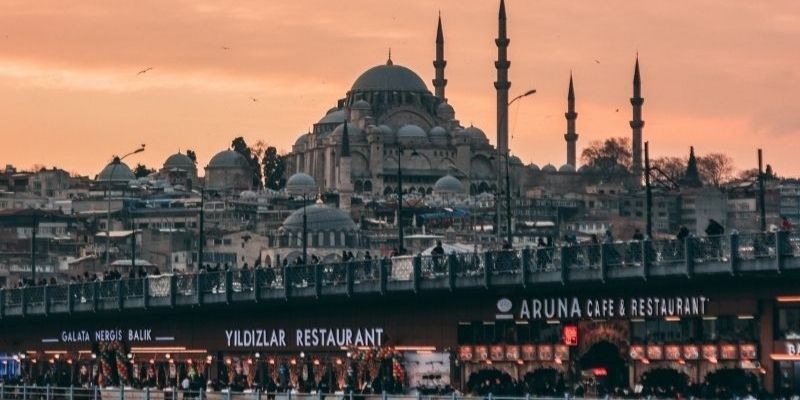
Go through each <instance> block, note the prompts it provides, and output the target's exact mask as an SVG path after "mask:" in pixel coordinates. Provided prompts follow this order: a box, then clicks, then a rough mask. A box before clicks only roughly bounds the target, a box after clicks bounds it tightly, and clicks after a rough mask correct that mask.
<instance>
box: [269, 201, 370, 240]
mask: <svg viewBox="0 0 800 400" xmlns="http://www.w3.org/2000/svg"><path fill="white" fill-rule="evenodd" d="M303 214H304V209H303V208H299V209H297V210H295V211H294V212H292V213H291V214H290V215H289V216H288V217H287V218H286V219H285V220H284V221H283V225H281V229H283V230H285V231H290V232H302V230H303ZM305 214H306V227H307V229H308V232H310V233H313V232H321V231H322V232H329V231H345V232H347V231H355V230H356V224H355V222H353V219H352V218H350V215H349V214H347V213H346V212H344V211H342V210H340V209H338V208H333V207H330V206H326V205H324V204H313V205H310V206H307V207H305Z"/></svg>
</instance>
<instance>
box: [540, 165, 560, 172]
mask: <svg viewBox="0 0 800 400" xmlns="http://www.w3.org/2000/svg"><path fill="white" fill-rule="evenodd" d="M542 172H558V170H556V166H555V165H553V164H549V163H548V164H547V165H545V166H544V167H542Z"/></svg>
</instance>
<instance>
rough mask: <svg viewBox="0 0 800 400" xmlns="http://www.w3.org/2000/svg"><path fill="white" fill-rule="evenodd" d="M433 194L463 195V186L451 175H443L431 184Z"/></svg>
mask: <svg viewBox="0 0 800 400" xmlns="http://www.w3.org/2000/svg"><path fill="white" fill-rule="evenodd" d="M433 192H434V193H438V194H444V193H464V185H462V184H461V181H459V180H458V178H456V177H454V176H452V175H445V176H443V177H441V178H439V180H437V181H436V183H435V184H433Z"/></svg>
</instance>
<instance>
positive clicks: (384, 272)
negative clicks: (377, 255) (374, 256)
mask: <svg viewBox="0 0 800 400" xmlns="http://www.w3.org/2000/svg"><path fill="white" fill-rule="evenodd" d="M391 264H392V260H391V259H382V260H380V263H379V264H378V265H379V268H380V270H379V271H380V272H379V273H380V275H379V277H380V287H381V288H380V290H381V294H386V284H387V282H388V281H389V272H390V271H389V268H390V267H391Z"/></svg>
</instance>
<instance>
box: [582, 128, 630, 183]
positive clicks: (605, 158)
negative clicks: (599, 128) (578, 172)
mask: <svg viewBox="0 0 800 400" xmlns="http://www.w3.org/2000/svg"><path fill="white" fill-rule="evenodd" d="M632 158H633V155H632V154H631V141H630V139H629V138H626V137H618V138H608V139H606V140H605V141H602V142H601V141H597V140H596V141H593V142H591V143H590V144H589V147H587V148H585V149H583V153H581V160H582V161H583V163H584V164H585V165H589V166H592V167H595V168H597V169H599V170H600V171H601V172H602V173H603V174H604V175H611V174H614V173H616V172H627V171H630V168H631V161H632Z"/></svg>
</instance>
